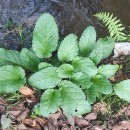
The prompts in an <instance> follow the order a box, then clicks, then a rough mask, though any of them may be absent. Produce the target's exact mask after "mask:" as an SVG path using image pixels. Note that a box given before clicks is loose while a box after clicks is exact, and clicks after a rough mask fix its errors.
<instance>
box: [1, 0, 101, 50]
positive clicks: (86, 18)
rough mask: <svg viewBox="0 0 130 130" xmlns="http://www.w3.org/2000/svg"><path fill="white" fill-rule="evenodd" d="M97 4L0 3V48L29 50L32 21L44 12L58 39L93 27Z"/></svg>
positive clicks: (88, 0)
mask: <svg viewBox="0 0 130 130" xmlns="http://www.w3.org/2000/svg"><path fill="white" fill-rule="evenodd" d="M101 1H102V0H95V1H93V0H82V1H79V0H0V45H1V46H4V47H6V48H7V49H17V50H20V48H21V47H23V46H24V47H29V46H30V45H31V40H32V39H31V38H32V31H33V27H34V24H35V21H36V19H37V18H38V17H39V16H40V14H42V13H44V12H49V13H51V14H52V15H53V16H54V17H55V19H56V21H57V24H58V26H59V30H60V34H61V36H62V35H63V36H65V35H67V34H68V33H76V34H81V32H82V31H83V30H84V29H85V28H86V27H87V26H88V25H90V24H91V25H93V20H92V14H94V13H96V12H97V11H98V10H101V8H102V2H101ZM20 27H21V28H20ZM20 33H21V34H22V37H20Z"/></svg>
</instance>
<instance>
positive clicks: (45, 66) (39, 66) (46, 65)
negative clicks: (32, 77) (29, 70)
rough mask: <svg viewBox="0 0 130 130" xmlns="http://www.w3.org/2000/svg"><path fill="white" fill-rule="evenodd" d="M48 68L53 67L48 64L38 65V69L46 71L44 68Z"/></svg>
mask: <svg viewBox="0 0 130 130" xmlns="http://www.w3.org/2000/svg"><path fill="white" fill-rule="evenodd" d="M47 67H52V65H51V64H49V63H47V62H41V63H40V64H39V65H38V69H39V70H41V69H44V68H47Z"/></svg>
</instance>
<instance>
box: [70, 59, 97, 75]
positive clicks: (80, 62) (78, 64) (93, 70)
mask: <svg viewBox="0 0 130 130" xmlns="http://www.w3.org/2000/svg"><path fill="white" fill-rule="evenodd" d="M72 64H73V66H74V68H75V69H76V70H78V71H81V72H83V73H85V74H87V75H88V76H89V77H92V76H94V75H96V74H97V67H96V66H95V64H94V63H93V62H92V61H91V60H90V59H89V58H83V57H76V58H75V59H74V60H73V63H72Z"/></svg>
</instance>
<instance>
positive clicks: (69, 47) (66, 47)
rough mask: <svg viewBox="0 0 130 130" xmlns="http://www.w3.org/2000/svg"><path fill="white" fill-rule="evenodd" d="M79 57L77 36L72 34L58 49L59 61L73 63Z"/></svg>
mask: <svg viewBox="0 0 130 130" xmlns="http://www.w3.org/2000/svg"><path fill="white" fill-rule="evenodd" d="M77 55H78V42H77V36H75V35H74V34H70V35H68V36H67V37H65V38H64V40H63V41H62V42H61V45H60V47H59V49H58V59H59V60H60V61H62V62H66V61H72V60H73V59H74V58H75V57H76V56H77Z"/></svg>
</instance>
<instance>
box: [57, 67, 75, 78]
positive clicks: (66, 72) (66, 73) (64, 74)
mask: <svg viewBox="0 0 130 130" xmlns="http://www.w3.org/2000/svg"><path fill="white" fill-rule="evenodd" d="M57 73H58V76H59V77H61V78H68V77H70V76H71V75H72V74H73V73H74V67H73V66H72V65H70V64H62V65H61V66H59V67H58V69H57Z"/></svg>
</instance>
